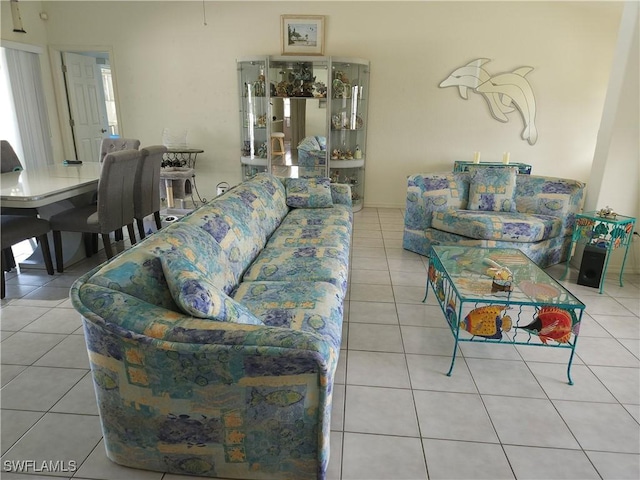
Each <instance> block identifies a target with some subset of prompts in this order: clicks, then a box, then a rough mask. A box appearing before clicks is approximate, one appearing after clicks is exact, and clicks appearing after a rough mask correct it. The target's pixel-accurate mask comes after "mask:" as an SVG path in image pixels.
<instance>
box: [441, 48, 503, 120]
mask: <svg viewBox="0 0 640 480" xmlns="http://www.w3.org/2000/svg"><path fill="white" fill-rule="evenodd" d="M489 61H490V60H489V59H488V58H478V59H476V60H473V61H472V62H469V63H467V64H466V65H465V66H463V67H460V68H456V69H455V70H454V71H453V72H451V74H450V75H449V76H448V77H447V78H446V79H445V80H443V81H442V82H441V83H440V85H439V86H440V87H441V88H444V87H458V93H459V94H460V96H461V97H462V98H464V99H465V100H467V98H468V89H469V88H471V89H472V90H474V91H475V92H477V88H478V85H480V84H482V83H484V82H486V81H487V80H489V78H491V75H489V72H487V71H486V70H485V69H484V68H481V67H482V65H484V64H485V63H487V62H489ZM481 95H482V97H483V98H484V99H485V101H486V102H487V105H489V111H490V112H491V115H492V116H493V118H495V119H496V120H498V121H500V122H508V121H509V119H508V118H507V115H506V114H507V113H511V112H513V110H514V109H513V108H511V107H510V105H511V99H510V98H508V97H506V96H504V95H502V96H501V95H500V94H498V93H487V94H485V93H482V94H481Z"/></svg>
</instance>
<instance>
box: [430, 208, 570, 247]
mask: <svg viewBox="0 0 640 480" xmlns="http://www.w3.org/2000/svg"><path fill="white" fill-rule="evenodd" d="M432 226H433V228H437V229H438V230H442V231H444V232H449V233H455V234H457V235H462V236H464V237H467V238H474V239H478V240H502V241H505V242H539V241H541V240H546V239H548V238H554V237H556V236H557V235H558V234H559V233H560V230H561V228H562V220H561V219H560V218H558V217H553V216H550V215H531V214H524V213H517V212H515V213H507V212H502V213H496V212H482V211H473V210H450V211H445V212H435V213H434V215H433V219H432Z"/></svg>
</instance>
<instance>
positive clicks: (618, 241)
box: [562, 211, 636, 293]
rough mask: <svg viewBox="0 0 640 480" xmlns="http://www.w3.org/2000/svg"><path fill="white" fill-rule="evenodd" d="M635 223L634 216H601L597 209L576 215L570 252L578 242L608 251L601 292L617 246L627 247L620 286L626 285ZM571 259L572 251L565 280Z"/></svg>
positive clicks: (621, 268)
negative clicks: (627, 264) (628, 259)
mask: <svg viewBox="0 0 640 480" xmlns="http://www.w3.org/2000/svg"><path fill="white" fill-rule="evenodd" d="M635 223H636V219H635V218H634V217H626V216H624V215H615V216H601V215H600V214H599V213H598V212H597V211H591V212H583V213H579V214H577V215H576V224H575V227H574V228H573V235H572V236H571V247H570V248H569V252H572V251H573V248H574V247H575V245H576V244H577V243H578V242H580V243H585V244H587V245H593V246H596V247H601V248H603V249H605V251H606V253H605V260H604V268H603V269H602V276H601V277H600V293H602V292H603V290H604V278H605V276H606V274H607V267H608V266H609V259H610V257H611V253H612V252H613V251H614V250H615V249H616V248H622V247H624V248H625V251H624V257H623V259H622V266H621V267H620V286H621V287H623V286H624V285H623V284H622V274H623V272H624V264H625V262H626V261H627V254H628V253H629V246H630V245H631V237H632V236H633V227H634V225H635ZM570 260H571V253H570V254H569V256H568V257H567V264H566V266H565V270H564V274H563V275H562V279H563V280H564V279H565V278H566V276H567V273H568V272H569V261H570Z"/></svg>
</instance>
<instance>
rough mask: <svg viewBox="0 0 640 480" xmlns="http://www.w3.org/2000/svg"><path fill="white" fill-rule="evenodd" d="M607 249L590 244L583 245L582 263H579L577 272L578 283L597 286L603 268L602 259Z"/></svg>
mask: <svg viewBox="0 0 640 480" xmlns="http://www.w3.org/2000/svg"><path fill="white" fill-rule="evenodd" d="M606 256H607V251H606V250H605V249H604V248H598V247H594V246H591V245H587V246H586V247H584V253H583V254H582V263H580V273H579V274H578V285H584V286H586V287H593V288H599V287H600V279H601V278H602V269H603V268H604V259H605V258H606Z"/></svg>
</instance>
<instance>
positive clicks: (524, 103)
mask: <svg viewBox="0 0 640 480" xmlns="http://www.w3.org/2000/svg"><path fill="white" fill-rule="evenodd" d="M489 61H490V60H489V59H487V58H478V59H475V60H473V61H471V62H469V63H467V64H466V65H463V66H462V67H459V68H457V69H455V70H454V71H453V72H451V74H450V75H449V76H448V77H447V78H446V79H445V80H443V81H442V82H440V85H439V86H440V87H441V88H444V87H458V93H459V94H460V96H461V97H462V98H464V99H465V100H466V99H467V98H468V92H469V89H471V90H472V91H473V92H475V93H478V94H479V95H482V97H483V98H484V99H485V101H486V102H487V105H489V111H490V112H491V116H493V118H495V119H496V120H498V121H500V122H508V121H509V118H508V117H507V114H508V113H511V112H513V111H514V110H515V109H514V108H512V106H514V107H515V108H517V109H518V111H519V112H520V114H521V115H522V119H523V122H524V127H525V128H524V130H523V131H522V138H523V139H524V140H526V141H527V142H529V144H530V145H533V144H534V143H536V141H537V140H538V130H537V128H536V124H535V119H536V100H535V96H534V95H533V89H532V88H531V85H530V84H529V82H528V81H527V80H526V79H525V78H524V77H525V75H527V74H528V73H529V72H531V71H532V70H533V68H532V67H521V68H518V69H516V70H514V71H513V72H508V73H501V74H498V75H494V76H493V77H492V76H491V75H490V74H489V72H487V71H486V70H485V69H484V68H482V66H483V65H485V64H486V63H488V62H489Z"/></svg>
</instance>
